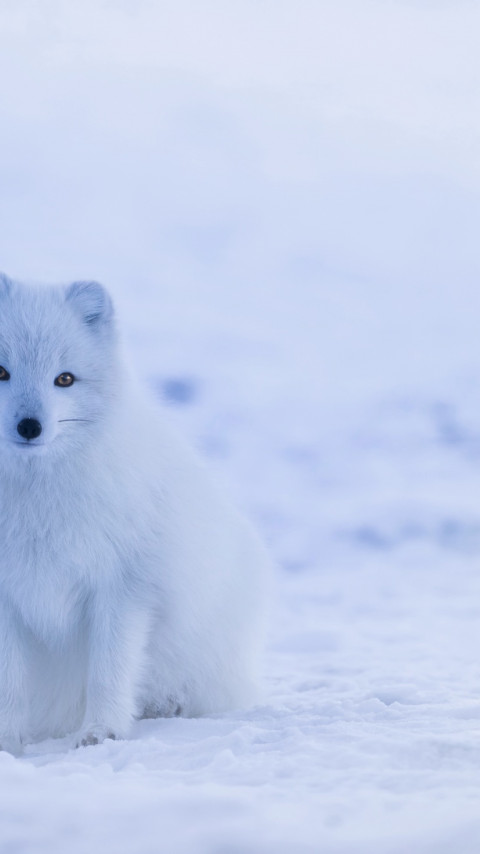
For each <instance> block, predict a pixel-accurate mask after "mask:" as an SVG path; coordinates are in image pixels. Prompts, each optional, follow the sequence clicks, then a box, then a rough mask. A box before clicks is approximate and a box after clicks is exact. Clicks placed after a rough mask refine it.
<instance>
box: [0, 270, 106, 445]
mask: <svg viewBox="0 0 480 854" xmlns="http://www.w3.org/2000/svg"><path fill="white" fill-rule="evenodd" d="M115 355H116V334H115V324H114V318H113V307H112V302H111V300H110V297H109V295H108V294H107V292H106V291H105V289H104V288H103V287H102V286H101V285H99V284H97V283H96V282H74V283H73V284H71V285H68V286H66V287H32V286H27V285H23V284H19V283H17V282H13V281H12V280H11V279H9V278H7V277H6V276H4V275H1V274H0V460H1V459H2V458H5V457H6V456H8V455H10V456H11V455H16V456H22V455H23V456H24V457H26V458H31V457H32V456H37V455H39V456H41V455H45V454H54V455H57V454H61V453H75V452H76V451H77V452H78V451H80V450H81V448H82V447H84V446H85V444H88V443H89V442H92V441H93V431H95V429H96V428H98V426H99V425H101V424H102V423H103V422H104V420H105V417H106V414H107V412H108V411H109V405H110V401H111V399H112V398H114V397H115V393H116V391H115V390H116V388H117V384H118V381H117V374H118V368H117V367H116V359H115Z"/></svg>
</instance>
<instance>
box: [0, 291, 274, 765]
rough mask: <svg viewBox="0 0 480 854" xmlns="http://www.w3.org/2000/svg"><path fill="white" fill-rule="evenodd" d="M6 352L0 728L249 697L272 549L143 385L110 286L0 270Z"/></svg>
mask: <svg viewBox="0 0 480 854" xmlns="http://www.w3.org/2000/svg"><path fill="white" fill-rule="evenodd" d="M0 366H1V367H2V368H3V369H4V372H6V378H5V374H4V379H3V380H2V381H0V509H1V516H0V653H1V654H0V745H1V746H2V747H3V749H6V750H10V751H12V752H18V751H19V750H20V749H21V744H22V743H24V742H28V741H38V740H41V739H43V738H45V737H49V736H53V737H56V736H64V735H65V734H67V733H75V734H74V735H73V741H74V743H75V744H77V745H78V744H92V743H97V742H100V741H102V740H103V739H104V738H106V737H125V736H126V735H127V734H128V732H129V727H130V725H131V722H132V720H133V719H134V718H135V717H142V716H147V717H149V716H161V715H176V714H181V715H187V716H190V715H198V714H202V713H208V712H217V711H222V710H225V709H228V708H231V707H235V706H238V705H243V704H245V703H248V702H250V701H251V700H252V698H253V697H254V696H255V681H256V672H255V671H256V659H257V658H258V644H259V632H261V624H262V609H263V608H262V606H263V596H264V582H265V577H266V567H267V565H268V561H267V560H266V557H265V554H264V551H263V548H262V546H261V545H259V543H258V541H257V539H256V537H255V535H254V534H253V533H252V531H251V530H250V528H249V526H248V524H247V523H246V522H244V520H243V519H242V518H241V517H239V516H237V514H236V513H235V512H234V511H233V510H232V509H231V508H230V507H229V506H228V504H227V503H226V502H224V500H223V498H222V497H221V496H220V495H219V494H217V491H216V488H215V487H214V486H213V485H212V484H211V482H210V480H209V478H208V476H207V475H206V474H205V472H204V470H203V467H202V465H201V464H200V463H199V462H198V461H197V460H196V458H195V456H194V454H193V453H191V452H190V451H189V450H188V449H186V448H184V446H183V444H182V442H181V441H179V440H178V438H177V436H176V434H175V432H174V431H172V430H171V429H169V428H168V427H167V426H166V425H165V423H164V419H162V417H161V414H160V413H158V412H156V411H155V409H154V408H153V407H152V408H150V407H149V404H146V403H145V401H144V400H143V398H142V395H141V394H139V393H138V392H137V389H136V387H135V383H134V382H132V380H131V379H130V377H129V374H128V371H127V370H126V369H125V367H124V364H123V363H122V360H121V358H120V356H119V351H118V344H117V334H116V329H115V322H114V317H113V309H112V304H111V300H110V298H109V296H108V294H107V293H106V291H105V290H104V289H103V288H102V287H101V286H100V285H98V284H96V283H92V282H87V283H85V282H77V283H74V284H72V285H70V286H68V287H65V288H63V287H49V288H37V287H30V286H26V285H21V284H19V283H16V282H12V281H11V280H10V279H8V278H7V277H5V276H0ZM63 372H69V373H71V374H72V375H73V377H74V378H75V382H74V383H73V385H71V386H70V387H63V388H62V387H59V386H57V385H55V384H54V381H55V378H56V377H57V376H58V375H60V374H62V373H63ZM0 375H1V372H0ZM22 419H35V420H36V421H37V422H39V423H40V424H41V428H42V432H41V434H40V435H39V436H37V437H33V438H23V437H22V436H21V435H19V432H18V431H17V425H18V424H19V423H20V421H21V420H22Z"/></svg>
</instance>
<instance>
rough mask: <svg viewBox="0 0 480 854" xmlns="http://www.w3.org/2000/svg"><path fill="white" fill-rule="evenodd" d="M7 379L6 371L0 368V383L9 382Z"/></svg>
mask: <svg viewBox="0 0 480 854" xmlns="http://www.w3.org/2000/svg"><path fill="white" fill-rule="evenodd" d="M9 379H10V374H9V373H8V371H7V370H6V369H5V368H2V367H1V366H0V382H1V380H9Z"/></svg>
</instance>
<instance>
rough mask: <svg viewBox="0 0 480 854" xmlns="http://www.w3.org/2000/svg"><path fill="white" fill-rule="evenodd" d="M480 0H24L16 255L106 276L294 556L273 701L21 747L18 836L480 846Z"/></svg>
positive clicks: (15, 59)
mask: <svg viewBox="0 0 480 854" xmlns="http://www.w3.org/2000/svg"><path fill="white" fill-rule="evenodd" d="M479 26H480V11H479V9H478V7H477V5H476V4H475V3H473V2H468V0H463V2H461V0H455V1H454V0H451V2H449V0H437V2H436V0H417V2H413V0H411V2H408V0H404V2H402V0H392V2H390V3H385V2H381V0H361V2H357V0H338V2H329V0H296V2H293V0H281V2H273V0H265V2H262V3H257V2H253V0H241V2H240V0H232V2H231V3H225V4H221V3H218V2H216V1H215V0H202V2H199V3H196V2H194V0H176V2H173V0H172V2H169V1H168V0H162V2H159V3H155V2H153V0H135V2H133V0H132V2H129V0H123V2H122V0H111V2H106V0H105V2H101V3H97V2H94V0H85V2H81V3H80V2H79V0H78V2H76V0H71V2H69V3H63V2H61V0H52V2H49V3H46V4H37V3H35V2H33V0H16V2H15V3H4V4H2V8H1V9H0V48H1V49H0V71H1V73H0V102H1V115H2V132H1V135H0V151H1V155H2V156H1V158H0V185H1V187H2V206H1V209H0V268H2V269H3V270H4V271H5V272H7V273H8V274H10V275H12V276H13V277H17V278H24V279H34V280H39V281H69V280H73V279H75V278H88V277H92V278H96V279H99V280H100V281H102V282H104V283H105V284H106V285H107V286H108V287H109V289H110V290H111V291H112V292H113V295H114V297H115V299H116V303H117V307H118V316H119V325H120V327H121V329H122V330H123V336H124V339H125V346H126V349H128V352H129V353H130V354H131V361H132V364H133V366H134V368H135V370H136V371H137V373H138V375H139V377H140V379H141V381H142V382H143V383H145V385H147V386H149V388H150V390H151V394H152V395H153V396H155V397H156V398H157V399H158V401H159V405H161V406H163V407H164V408H165V412H166V417H168V418H170V419H173V420H174V422H175V423H176V424H177V427H178V430H179V431H181V432H182V433H184V434H186V435H187V436H188V437H189V438H190V439H191V441H192V442H193V443H194V444H196V445H197V447H198V448H199V449H200V451H201V452H202V453H203V454H204V456H205V457H206V458H207V459H208V462H209V465H210V467H211V469H212V472H213V474H214V476H215V477H216V478H217V480H219V481H220V482H221V483H222V485H223V488H224V490H225V493H226V494H227V495H229V496H230V499H231V500H233V501H234V502H235V503H236V504H237V505H238V506H240V507H241V508H242V509H243V510H244V512H245V513H246V514H248V515H249V516H250V517H251V518H252V519H253V520H254V522H255V524H256V526H257V528H258V529H259V530H260V532H261V533H262V535H263V537H264V539H265V541H266V542H267V543H268V545H269V548H270V550H271V552H272V555H273V556H274V559H275V562H276V573H275V581H274V589H273V590H272V607H271V618H270V626H271V627H270V636H269V643H268V648H267V651H266V654H265V665H264V670H265V684H264V696H263V698H262V702H261V703H260V704H259V705H258V706H256V707H255V708H248V709H239V710H237V711H235V712H232V713H230V714H223V715H218V716H213V717H208V718H199V719H182V718H175V719H168V720H167V719H166V720H154V721H152V720H149V721H140V722H138V723H136V724H135V727H134V730H133V732H132V737H131V738H130V739H128V740H126V741H116V742H114V741H106V742H105V743H104V744H102V745H99V746H91V747H86V748H81V749H78V750H72V749H70V747H69V743H68V740H66V739H65V740H50V741H47V742H43V743H41V744H35V745H28V746H27V747H26V749H25V753H24V755H23V756H22V757H19V758H15V757H13V756H11V755H10V754H8V753H0V794H1V797H0V850H1V851H5V852H8V854H10V852H12V854H13V852H19V853H20V852H21V854H23V852H28V854H30V852H35V854H37V852H38V854H43V852H45V854H46V853H47V852H48V854H57V852H58V854H60V852H62V854H63V852H65V851H66V850H68V851H70V852H72V854H76V852H84V851H87V850H88V851H102V852H103V854H109V852H112V854H124V852H125V854H126V852H138V854H149V852H152V854H154V852H155V854H156V852H159V851H165V852H170V851H172V852H173V851H175V852H178V854H246V852H248V853H249V854H250V852H251V854H257V852H258V854H270V852H271V853H272V854H273V852H275V854H277V852H278V854H303V852H320V851H321V852H325V854H354V853H355V854H363V852H364V854H404V852H406V851H410V850H413V851H415V852H421V854H447V852H448V854H450V852H451V851H452V850H456V851H461V852H462V854H477V852H478V851H479V850H480V814H479V809H478V801H479V796H480V662H479V649H480V572H479V566H480V343H479V335H478V328H479V317H480V297H479V294H480V290H479V286H478V282H479V281H480V279H479V272H480V271H479V262H478V236H477V235H478V227H479V224H480V216H479V213H480V211H479V183H480V180H479V179H480V176H479V172H478V151H477V150H476V148H475V146H476V144H477V142H478V135H479V131H480V110H479V105H478V91H479V85H480V79H479V78H480V59H479V54H478V32H479Z"/></svg>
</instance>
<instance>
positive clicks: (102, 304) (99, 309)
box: [65, 282, 113, 328]
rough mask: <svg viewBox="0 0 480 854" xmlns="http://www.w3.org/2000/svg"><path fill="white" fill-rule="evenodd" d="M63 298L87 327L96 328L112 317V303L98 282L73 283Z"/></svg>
mask: <svg viewBox="0 0 480 854" xmlns="http://www.w3.org/2000/svg"><path fill="white" fill-rule="evenodd" d="M65 296H66V300H67V302H70V303H71V305H72V308H73V309H74V310H75V311H77V312H78V314H80V315H81V317H82V319H83V322H84V323H86V324H87V326H91V327H92V328H94V327H95V328H98V327H100V326H103V325H105V324H107V323H109V321H110V320H111V319H112V317H113V305H112V301H111V299H110V297H109V295H108V293H107V291H106V290H105V288H104V287H103V286H102V285H99V284H98V282H73V284H71V285H69V286H68V287H67V290H66V294H65Z"/></svg>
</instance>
